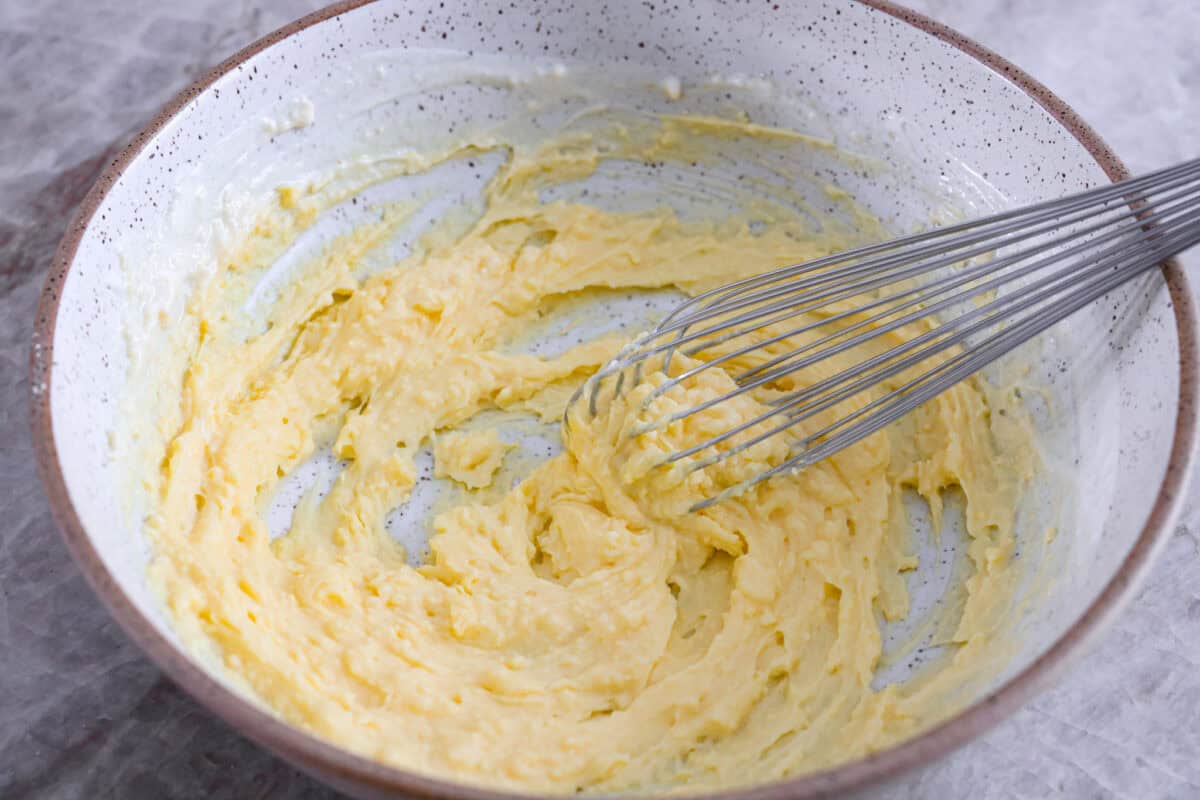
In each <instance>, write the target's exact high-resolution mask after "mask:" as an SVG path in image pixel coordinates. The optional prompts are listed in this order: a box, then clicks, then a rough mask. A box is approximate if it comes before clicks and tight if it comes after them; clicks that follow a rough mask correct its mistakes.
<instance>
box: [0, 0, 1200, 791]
mask: <svg viewBox="0 0 1200 800" xmlns="http://www.w3.org/2000/svg"><path fill="white" fill-rule="evenodd" d="M909 4H910V5H912V6H914V7H916V8H917V9H919V10H922V11H925V12H927V13H929V14H931V15H932V16H934V17H936V18H938V19H941V20H943V21H945V22H947V23H949V24H950V25H952V26H954V27H956V28H958V29H959V30H961V31H963V32H964V33H966V34H967V35H969V36H973V37H975V38H977V39H979V40H980V41H982V42H983V43H984V44H986V45H988V46H990V47H992V48H993V49H995V50H997V51H999V52H1000V53H1002V54H1003V55H1006V56H1008V57H1009V58H1011V59H1012V60H1013V61H1015V62H1016V63H1018V64H1020V65H1021V66H1022V67H1024V68H1026V69H1027V70H1028V71H1030V72H1031V73H1032V74H1033V75H1035V76H1036V77H1038V78H1040V79H1041V80H1042V81H1044V82H1045V83H1046V84H1047V85H1048V86H1049V87H1050V88H1051V89H1052V90H1054V91H1055V92H1057V93H1058V94H1059V95H1060V96H1062V97H1064V98H1065V99H1066V100H1067V101H1068V102H1069V103H1071V104H1072V105H1074V107H1075V108H1076V109H1077V110H1078V111H1079V112H1080V113H1081V114H1082V115H1083V116H1084V118H1085V119H1087V120H1089V121H1090V122H1092V124H1093V125H1094V126H1095V127H1096V128H1097V129H1098V130H1099V131H1100V133H1101V134H1102V135H1103V136H1104V137H1106V138H1107V140H1108V141H1109V143H1110V144H1112V145H1113V147H1114V149H1115V150H1116V152H1117V153H1118V154H1120V155H1121V156H1122V157H1123V158H1124V159H1125V160H1126V163H1127V164H1129V166H1130V167H1131V168H1132V169H1133V170H1135V171H1138V170H1145V169H1149V168H1152V167H1156V166H1160V165H1165V164H1167V163H1169V162H1171V161H1173V160H1178V159H1182V158H1184V157H1187V156H1195V155H1197V154H1198V153H1200V134H1198V133H1197V131H1200V48H1197V46H1196V40H1195V36H1196V31H1198V30H1200V3H1198V2H1194V0H1188V1H1187V2H1171V0H1136V1H1135V0H1060V1H1059V2H1055V3H1044V2H1041V0H977V1H975V2H971V3H963V2H961V0H919V1H917V2H910V3H909ZM316 5H318V3H317V2H314V1H313V0H274V1H273V2H266V1H264V2H259V3H251V2H238V1H237V0H188V1H187V2H182V3H162V2H159V1H158V0H127V2H117V0H98V1H97V0H41V1H40V2H27V3H22V2H17V0H0V76H3V78H2V80H0V520H2V522H0V796H2V797H5V798H26V797H37V798H40V797H53V798H59V797H63V798H73V797H80V798H98V797H110V796H111V797H121V798H125V797H131V798H132V797H138V798H140V797H154V798H201V797H204V798H208V797H212V798H250V797H289V798H290V797H304V798H331V797H335V796H336V795H335V794H334V793H333V792H332V791H330V790H328V789H325V788H324V787H322V786H320V785H319V784H317V783H315V782H314V781H312V780H310V779H309V778H307V777H305V776H304V775H302V774H300V773H298V772H296V771H295V770H294V769H292V768H290V767H289V766H287V765H285V764H283V763H282V762H280V761H278V760H277V759H275V758H274V757H272V756H271V755H269V754H267V753H265V752H263V751H262V750H261V749H259V748H258V747H257V746H255V745H253V744H251V743H250V742H248V741H246V740H245V739H244V738H242V737H241V736H239V735H238V734H236V733H235V732H233V731H232V730H231V729H230V728H228V727H227V726H226V725H225V724H224V723H223V722H221V721H219V720H217V719H216V718H214V717H213V716H212V715H210V714H209V713H208V712H207V711H205V710H203V709H202V708H200V707H199V706H197V705H196V703H194V702H193V701H192V700H191V699H190V698H188V697H187V696H185V695H184V694H182V693H181V692H180V691H179V690H178V689H176V688H175V687H174V686H173V685H172V684H171V683H170V682H169V681H167V680H166V679H165V678H163V677H162V676H161V675H160V674H159V672H158V670H157V669H155V667H154V666H153V665H151V663H150V662H149V661H148V660H147V659H146V658H144V657H143V656H142V655H141V653H140V652H139V651H138V650H137V649H136V648H135V647H134V645H133V644H132V643H130V642H129V641H128V640H127V639H126V638H125V636H124V634H123V633H122V632H121V631H120V630H119V629H118V628H117V626H116V624H115V623H114V622H112V621H111V620H110V619H109V617H108V615H107V614H106V613H105V612H104V610H103V609H102V608H101V607H100V605H99V603H98V601H97V600H96V599H95V597H94V596H93V595H92V593H91V591H90V590H89V589H88V587H87V586H86V585H85V584H84V582H83V579H82V578H81V577H80V575H79V573H78V571H77V570H76V569H75V566H74V564H73V562H72V561H71V559H70V557H69V556H68V555H67V552H66V550H65V549H64V546H63V544H62V542H61V541H60V539H59V536H58V534H57V532H56V531H55V530H54V525H53V523H52V522H51V519H50V514H49V511H48V509H47V507H46V502H45V500H44V499H43V497H42V493H41V490H40V488H39V486H38V483H37V479H36V477H35V476H34V468H33V454H32V450H31V446H30V440H29V433H28V430H27V402H26V397H27V394H28V379H27V370H26V364H27V361H28V343H29V330H30V326H31V322H32V319H33V310H34V305H35V302H36V299H37V296H38V292H39V291H40V288H41V284H42V278H43V274H44V272H45V269H46V267H47V265H48V262H49V260H50V255H51V253H52V251H53V248H54V246H55V245H56V243H57V241H58V239H59V238H60V236H61V235H62V233H63V230H64V228H65V226H66V223H67V220H68V218H69V216H70V214H71V212H72V211H73V209H74V207H75V205H76V204H77V203H78V202H79V201H80V199H81V198H82V197H83V195H84V193H85V192H86V191H87V189H88V187H89V186H90V185H91V183H92V181H93V180H94V179H95V177H96V175H97V173H98V172H99V170H100V168H101V166H102V165H103V164H104V162H105V160H106V158H108V157H109V156H110V155H111V154H112V153H113V152H114V148H115V147H116V146H117V145H118V144H119V143H120V142H122V141H123V139H124V138H125V137H127V136H128V135H129V134H130V133H131V132H133V131H134V130H136V129H137V128H138V127H140V126H141V125H143V124H144V123H145V122H146V121H147V120H148V119H149V118H150V116H151V115H152V114H153V112H154V111H155V110H156V109H157V108H158V107H159V106H161V105H162V104H163V103H164V102H165V101H166V100H167V99H168V98H169V97H170V96H172V95H173V94H174V93H175V92H176V91H178V90H179V89H180V88H182V87H183V86H184V85H186V84H187V83H188V82H190V81H191V80H193V79H194V78H196V77H197V76H198V75H199V74H201V73H202V72H203V71H204V70H205V69H207V68H208V67H209V66H211V65H213V64H216V63H217V62H218V61H220V60H221V59H223V58H224V57H225V56H227V55H229V54H230V53H232V52H234V51H235V50H236V49H238V48H240V47H241V46H242V45H244V44H247V43H248V42H250V41H252V40H253V39H255V38H258V37H259V36H261V35H263V34H264V33H266V32H268V31H270V30H272V29H274V28H276V27H279V26H280V25H282V24H284V23H286V22H287V21H289V20H290V19H292V18H294V17H297V16H300V15H301V14H303V13H306V12H308V11H310V10H312V9H313V8H314V7H316ZM1186 263H1189V264H1190V265H1192V266H1193V267H1197V266H1200V255H1196V254H1193V255H1192V256H1191V257H1190V258H1189V259H1187V262H1186ZM1193 275H1194V276H1196V277H1197V278H1200V270H1194V271H1193ZM1181 522H1182V524H1181V525H1180V526H1179V528H1178V529H1177V530H1176V531H1175V534H1174V536H1173V538H1172V540H1171V542H1170V544H1169V546H1168V547H1167V550H1166V553H1165V555H1164V556H1163V558H1162V560H1161V561H1160V562H1159V563H1158V565H1157V567H1156V569H1155V570H1154V573H1153V576H1152V577H1151V579H1150V581H1149V583H1148V584H1147V585H1146V586H1145V587H1144V588H1143V589H1142V591H1141V593H1140V594H1139V595H1138V597H1137V598H1136V600H1134V602H1133V603H1132V604H1131V605H1130V607H1129V608H1128V609H1127V610H1126V611H1125V613H1124V614H1123V615H1122V617H1121V618H1120V620H1119V622H1118V623H1117V625H1116V626H1115V627H1114V628H1113V629H1112V630H1111V631H1109V632H1108V633H1107V634H1106V636H1105V637H1104V640H1103V641H1102V643H1101V644H1100V645H1099V646H1098V647H1097V648H1096V649H1095V650H1094V651H1093V652H1091V653H1090V654H1089V655H1087V656H1086V657H1085V658H1084V659H1082V661H1081V662H1080V663H1079V664H1078V665H1077V666H1076V667H1075V668H1074V670H1073V672H1072V674H1071V675H1070V676H1068V677H1067V678H1066V679H1065V680H1063V681H1062V682H1060V683H1059V684H1058V685H1057V687H1056V688H1053V689H1051V690H1049V691H1047V692H1045V693H1043V694H1042V695H1040V696H1039V697H1038V698H1037V699H1036V700H1035V701H1034V702H1032V703H1031V704H1030V705H1029V706H1028V707H1026V708H1025V709H1023V710H1022V711H1020V712H1018V713H1017V714H1015V715H1014V716H1013V717H1012V718H1011V719H1009V720H1007V721H1006V722H1004V723H1003V724H1001V725H1000V726H999V727H998V728H997V729H995V730H994V731H992V732H991V733H989V734H988V735H986V736H984V737H983V738H981V739H978V740H976V741H974V742H972V743H971V744H970V745H968V746H966V747H964V748H963V749H961V750H959V751H958V752H956V753H954V754H953V755H951V756H950V757H949V758H947V759H945V760H943V761H941V762H939V763H937V764H935V765H932V766H930V767H927V768H925V769H924V770H922V771H920V772H917V773H915V774H913V775H912V776H910V777H909V779H908V780H907V781H906V782H905V783H903V784H901V785H900V786H899V787H898V788H895V789H893V790H891V791H890V792H889V793H888V795H887V796H889V797H904V798H907V797H912V798H924V797H957V796H965V795H970V796H971V797H973V798H1000V797H1039V798H1040V797H1070V798H1077V797H1079V798H1082V797H1086V798H1109V797H1119V798H1137V799H1138V800H1142V799H1143V798H1185V797H1187V798H1190V797H1197V796H1200V722H1198V720H1200V540H1198V539H1197V533H1196V532H1197V531H1198V530H1200V528H1198V525H1200V489H1198V488H1193V489H1192V491H1191V493H1190V502H1189V507H1188V509H1187V510H1186V511H1185V514H1184V517H1183V519H1182V521H1181Z"/></svg>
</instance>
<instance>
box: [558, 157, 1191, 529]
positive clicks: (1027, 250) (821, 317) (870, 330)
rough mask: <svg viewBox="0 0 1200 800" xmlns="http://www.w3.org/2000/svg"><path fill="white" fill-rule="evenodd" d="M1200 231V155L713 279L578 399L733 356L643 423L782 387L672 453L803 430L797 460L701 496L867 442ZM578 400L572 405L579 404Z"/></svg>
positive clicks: (689, 460) (646, 402) (691, 376)
mask: <svg viewBox="0 0 1200 800" xmlns="http://www.w3.org/2000/svg"><path fill="white" fill-rule="evenodd" d="M1198 242H1200V159H1195V160H1192V161H1187V162H1184V163H1182V164H1179V165H1178V166H1174V167H1170V168H1167V169H1163V170H1160V171H1158V172H1153V173H1150V174H1147V175H1144V176H1142V177H1138V178H1133V179H1130V180H1126V181H1123V182H1121V183H1116V184H1112V185H1108V186H1104V187H1101V188H1098V189H1093V190H1090V191H1085V192H1082V193H1080V194H1076V195H1073V196H1070V197H1066V198H1064V199H1061V200H1052V201H1049V202H1043V203H1037V204H1035V205H1031V206H1027V207H1025V208H1021V209H1017V210H1013V211H1007V212H1004V213H1001V214H996V215H994V216H990V217H986V218H983V219H979V220H975V221H973V222H966V223H962V224H958V225H952V226H949V227H945V228H940V229H936V230H931V231H928V232H925V233H920V234H916V235H913V236H906V237H903V238H900V239H895V240H892V241H890V242H885V243H882V244H876V245H871V246H867V247H859V248H856V249H853V250H848V251H846V252H843V253H837V254H835V255H831V256H827V257H825V258H820V259H817V260H815V261H809V262H806V263H802V264H796V265H793V266H788V267H783V268H781V269H776V270H772V271H770V272H766V273H763V274H761V275H758V276H755V277H752V278H748V279H746V280H741V281H737V282H735V283H731V284H727V285H725V286H722V287H719V288H717V289H714V290H712V291H708V292H705V293H704V294H701V295H698V296H696V297H694V298H691V299H690V300H687V301H686V302H684V303H681V304H680V305H679V306H677V307H676V308H675V309H674V310H673V311H671V313H669V314H668V315H667V316H666V318H665V319H663V320H662V322H661V323H660V324H659V325H658V326H657V327H656V328H655V329H654V330H652V331H650V332H649V333H647V334H645V335H642V336H640V337H639V338H638V339H637V340H636V341H634V342H633V343H632V344H631V345H630V346H628V347H626V348H625V349H624V350H622V352H621V353H620V354H618V356H617V357H616V358H614V359H613V360H612V361H611V362H609V364H607V365H606V366H605V367H603V368H602V369H601V370H599V371H598V372H597V373H596V374H595V375H593V376H592V378H590V379H589V380H588V381H587V382H586V383H585V384H584V386H583V387H581V388H580V390H579V391H578V392H577V393H576V396H575V398H573V400H572V405H574V404H575V403H577V402H580V401H581V398H583V397H585V396H586V402H587V404H588V405H587V410H588V412H589V413H590V414H592V415H595V414H596V413H597V403H598V400H599V399H600V398H601V396H602V392H604V391H605V390H606V387H607V388H608V389H609V390H611V392H612V394H613V397H616V396H620V395H621V394H622V392H626V391H628V390H629V389H630V388H631V387H632V386H634V385H636V384H638V383H640V382H642V381H643V380H644V379H645V377H646V376H647V375H648V374H650V373H651V372H655V371H659V370H661V371H662V372H663V373H665V375H666V376H668V377H666V378H665V379H662V378H660V381H661V382H658V383H657V385H656V386H655V387H654V389H653V390H652V391H650V392H649V393H648V394H646V395H645V397H644V398H643V400H642V406H641V410H642V411H646V410H647V409H648V408H649V407H650V405H651V403H653V402H654V401H655V400H657V399H658V398H662V397H664V396H667V395H668V393H670V392H672V391H674V390H678V389H680V388H681V387H686V386H687V385H688V382H689V381H694V380H696V378H697V376H699V375H700V374H701V373H703V372H705V371H706V370H711V369H714V368H718V367H723V368H725V369H726V371H727V372H729V374H730V377H731V378H732V380H733V383H732V384H731V386H732V388H729V389H728V390H727V391H724V392H723V393H721V394H719V395H718V396H715V397H712V398H709V399H705V400H703V401H702V402H699V403H696V404H694V405H691V406H688V407H684V408H681V409H678V410H672V411H671V412H670V413H668V414H666V415H665V416H663V417H661V418H658V419H653V420H651V421H649V422H645V423H643V424H641V425H640V426H637V427H635V428H634V429H633V430H632V433H631V434H630V435H632V436H641V435H645V434H646V433H648V432H649V431H652V430H657V429H662V428H664V427H665V426H667V425H669V424H671V423H673V422H677V421H680V420H685V419H687V418H688V417H690V416H692V415H695V414H699V413H701V412H704V411H706V410H709V409H712V408H713V407H714V406H717V404H720V403H726V402H729V401H730V400H732V399H733V398H735V397H738V396H739V395H743V394H745V393H749V392H759V393H764V394H765V395H767V396H768V399H765V400H764V401H763V405H762V411H761V413H759V414H757V416H754V417H753V418H752V419H748V420H746V421H744V422H737V423H736V424H732V425H731V426H729V427H728V428H727V429H725V430H722V431H721V432H720V433H718V434H716V435H714V436H712V437H710V438H708V439H706V440H704V441H700V442H697V443H696V444H694V445H690V446H687V447H686V448H685V449H681V450H678V451H676V452H672V453H670V454H669V455H667V456H666V457H665V458H664V459H663V462H662V464H663V465H664V466H674V467H676V468H681V469H686V470H688V471H694V470H698V469H704V468H706V467H709V466H712V465H714V464H718V463H720V462H721V461H723V460H726V459H729V458H731V457H732V456H734V455H736V454H738V453H740V452H742V451H744V450H746V449H748V448H750V447H753V446H755V445H757V444H759V443H760V442H763V441H765V440H767V439H768V438H770V437H775V436H780V435H783V434H785V433H786V432H793V438H791V439H790V440H789V449H788V451H787V452H788V457H787V458H786V460H783V461H782V462H780V463H778V464H776V465H774V466H770V467H768V468H766V469H764V470H763V471H761V472H759V473H758V474H755V475H753V476H751V477H749V478H746V479H743V480H741V481H739V482H737V483H736V484H735V485H732V486H730V487H728V488H727V489H725V490H724V491H721V492H720V493H719V494H715V495H713V496H711V497H707V498H706V499H704V500H703V501H701V502H698V503H696V504H695V505H694V506H693V507H692V510H699V509H702V508H705V507H707V506H710V505H712V504H713V503H715V502H718V501H719V500H721V499H722V498H724V497H727V496H729V495H730V494H733V493H737V492H740V491H743V490H745V489H747V488H749V487H750V486H753V485H755V484H757V483H759V482H761V481H764V480H767V479H768V478H771V477H772V476H774V475H779V474H781V473H787V472H791V471H794V470H797V469H801V468H803V467H805V466H807V465H810V464H812V463H814V462H816V461H818V460H820V459H822V458H825V457H826V456H829V455H831V454H833V453H836V452H837V451H839V450H842V449H843V448H846V447H848V446H850V445H852V444H854V443H855V442H858V441H859V440H861V439H863V438H864V437H866V436H868V435H870V434H872V433H874V432H876V431H878V430H880V429H881V428H883V427H885V426H886V425H888V424H890V423H892V422H894V421H895V420H897V419H899V418H900V417H901V416H903V415H904V414H906V413H907V412H909V411H911V410H912V409H914V408H916V407H917V406H919V405H921V404H922V403H924V402H926V401H927V400H929V399H930V398H932V397H934V396H936V395H937V394H939V393H941V392H943V391H945V390H946V389H948V388H950V387H951V386H953V385H954V384H956V383H958V382H959V381H961V380H963V379H964V378H967V377H968V376H970V375H972V374H973V373H975V372H977V371H978V370H980V369H981V368H983V367H984V366H986V365H988V364H989V363H991V362H993V361H995V360H996V359H997V358H999V357H1001V356H1003V355H1005V354H1006V353H1008V352H1010V351H1011V350H1013V349H1014V348H1016V347H1017V346H1019V345H1021V344H1022V343H1024V342H1026V341H1028V340H1030V339H1031V338H1033V337H1034V336H1036V335H1037V334H1039V333H1041V332H1042V331H1044V330H1046V329H1047V328H1049V327H1050V326H1052V325H1054V324H1055V323H1057V322H1059V321H1060V320H1062V319H1064V318H1066V317H1067V316H1069V315H1071V314H1073V313H1074V312H1076V311H1078V310H1079V309H1081V308H1083V307H1084V306H1086V305H1088V304H1089V303H1091V302H1093V301H1094V300H1097V299H1098V298H1100V297H1102V296H1104V295H1105V294H1107V293H1108V292H1110V291H1112V290H1113V289H1115V288H1117V287H1118V286H1120V285H1122V284H1124V283H1125V282H1126V281H1129V280H1130V279H1132V278H1134V277H1135V276H1137V275H1139V274H1141V273H1143V272H1145V271H1147V270H1149V269H1152V268H1154V267H1155V266H1156V265H1157V264H1159V263H1160V262H1161V261H1163V260H1164V259H1166V258H1169V257H1170V256H1173V255H1175V254H1177V253H1180V252H1182V251H1183V250H1185V249H1187V248H1189V247H1191V246H1192V245H1194V244H1196V243H1198ZM906 326H914V327H908V328H906ZM901 329H903V330H901ZM897 331H899V332H900V333H902V334H908V333H909V332H914V331H915V332H914V333H913V335H911V336H908V337H907V338H905V339H904V341H903V342H902V343H901V344H898V345H895V346H891V347H885V348H881V343H882V342H883V340H882V339H881V337H884V336H886V335H888V334H891V333H893V332H897ZM793 345H794V346H793ZM842 353H850V354H851V357H852V358H853V360H854V362H855V363H854V364H853V366H851V367H849V368H845V369H838V370H835V371H833V372H832V373H831V374H828V375H824V376H823V377H819V378H818V379H817V380H815V382H813V383H810V384H808V385H805V386H802V387H801V388H798V389H795V390H793V391H784V392H779V391H778V389H779V387H780V386H781V385H788V381H791V385H794V384H795V383H796V382H795V380H794V378H795V376H797V375H799V374H800V373H801V371H802V370H806V369H812V368H814V367H815V366H816V365H818V364H819V363H820V362H823V361H825V360H826V359H829V358H831V357H833V356H836V355H839V354H842ZM680 354H682V355H683V356H686V358H682V359H681V358H679V356H680ZM673 360H674V361H676V363H675V364H674V365H673V364H672V362H673ZM681 362H682V368H681ZM825 371H828V369H826V370H825ZM885 382H886V385H885ZM881 385H884V389H885V391H884V392H883V393H882V394H881V395H879V396H878V397H875V398H874V399H870V400H869V402H863V397H862V396H863V394H864V393H868V392H871V391H872V390H873V389H876V387H879V386H881ZM867 397H868V398H869V397H870V395H869V394H868V395H867ZM853 398H858V400H857V402H852V403H850V404H849V405H853V406H854V408H853V409H852V410H851V411H849V412H847V413H840V414H838V415H836V418H835V419H834V420H833V421H832V422H828V423H827V424H823V425H822V426H821V427H820V428H819V429H818V430H816V431H813V432H807V433H804V434H803V435H800V436H795V435H794V431H795V430H796V428H797V426H799V425H800V424H801V423H802V422H804V421H806V420H814V419H815V418H818V415H820V414H822V412H826V411H828V410H829V409H834V408H836V407H838V406H843V408H844V407H845V406H844V405H843V404H846V403H847V401H851V400H852V399H853ZM570 413H571V409H570V408H568V418H569V415H570ZM826 416H828V415H826ZM824 420H825V418H820V421H822V422H823V421H824ZM812 424H813V423H811V422H810V423H809V425H812Z"/></svg>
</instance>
